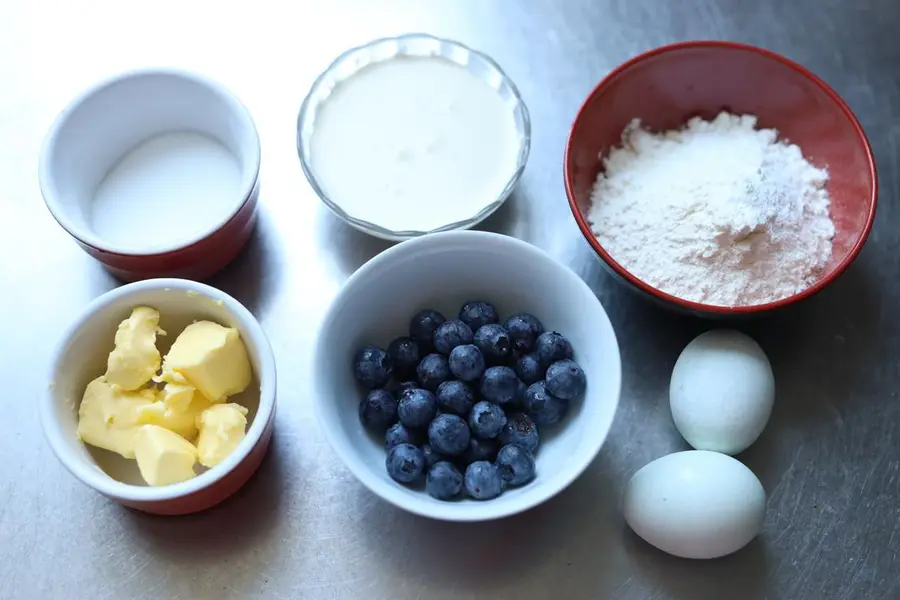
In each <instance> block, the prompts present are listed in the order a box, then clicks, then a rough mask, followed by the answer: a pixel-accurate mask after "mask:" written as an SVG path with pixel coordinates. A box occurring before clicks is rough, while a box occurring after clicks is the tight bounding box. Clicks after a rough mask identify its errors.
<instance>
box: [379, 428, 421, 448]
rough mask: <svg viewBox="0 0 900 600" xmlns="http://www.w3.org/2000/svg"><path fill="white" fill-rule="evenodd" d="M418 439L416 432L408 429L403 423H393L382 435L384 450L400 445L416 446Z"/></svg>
mask: <svg viewBox="0 0 900 600" xmlns="http://www.w3.org/2000/svg"><path fill="white" fill-rule="evenodd" d="M420 437H421V436H420V435H419V432H417V431H416V430H414V429H410V428H409V427H407V426H406V425H404V424H403V423H394V424H393V425H391V426H390V427H388V430H387V432H386V433H385V434H384V449H385V450H390V449H391V448H393V447H394V446H399V445H400V444H418V443H419V438H420Z"/></svg>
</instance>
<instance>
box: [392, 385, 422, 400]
mask: <svg viewBox="0 0 900 600" xmlns="http://www.w3.org/2000/svg"><path fill="white" fill-rule="evenodd" d="M417 387H419V384H418V383H416V382H415V381H404V382H403V383H401V384H400V385H398V386H397V388H396V389H395V390H394V397H395V398H396V399H397V400H399V399H400V396H402V395H403V392H405V391H406V390H414V389H416V388H417Z"/></svg>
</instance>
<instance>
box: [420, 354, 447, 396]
mask: <svg viewBox="0 0 900 600" xmlns="http://www.w3.org/2000/svg"><path fill="white" fill-rule="evenodd" d="M416 375H417V376H418V378H419V385H421V386H422V387H423V388H425V389H426V390H431V391H432V392H433V391H434V390H436V389H437V388H438V386H439V385H441V384H442V383H444V382H445V381H447V380H448V379H450V364H449V363H448V362H447V357H446V356H443V355H441V354H429V355H428V356H426V357H425V358H423V359H422V362H420V363H419V366H418V367H417V368H416Z"/></svg>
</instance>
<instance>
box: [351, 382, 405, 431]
mask: <svg viewBox="0 0 900 600" xmlns="http://www.w3.org/2000/svg"><path fill="white" fill-rule="evenodd" d="M359 420H360V421H362V424H363V425H365V426H366V427H370V428H371V429H375V430H378V431H384V430H385V429H387V428H388V427H390V425H391V423H395V422H396V421H397V401H396V400H395V399H394V397H393V396H392V395H391V394H390V392H388V391H387V390H371V391H370V392H369V393H367V394H366V395H365V397H364V398H363V399H362V401H360V403H359Z"/></svg>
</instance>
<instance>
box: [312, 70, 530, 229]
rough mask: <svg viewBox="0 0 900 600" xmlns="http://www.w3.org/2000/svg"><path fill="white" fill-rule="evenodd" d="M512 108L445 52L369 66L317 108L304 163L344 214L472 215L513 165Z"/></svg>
mask: <svg viewBox="0 0 900 600" xmlns="http://www.w3.org/2000/svg"><path fill="white" fill-rule="evenodd" d="M519 145H520V140H519V135H518V133H517V130H516V124H515V121H514V117H513V110H512V107H511V106H510V105H509V104H507V103H506V102H505V101H504V100H503V98H501V97H500V95H499V94H498V93H497V92H496V91H495V90H493V89H491V88H490V87H489V86H488V85H487V84H486V83H484V82H483V81H480V80H479V79H477V78H476V77H475V76H474V75H472V74H471V73H469V72H468V71H467V70H466V69H465V68H463V67H461V66H459V65H457V64H455V63H452V62H450V61H448V60H446V59H443V58H439V57H433V58H413V57H397V58H393V59H389V60H385V61H383V62H380V63H376V64H373V65H370V66H367V67H365V68H363V69H362V70H360V71H359V72H358V73H356V74H354V75H352V76H351V77H349V78H348V79H347V80H345V81H343V82H342V83H340V84H339V85H337V86H336V87H335V89H334V90H333V91H332V93H331V95H330V96H329V97H328V98H327V99H326V100H325V102H324V103H323V105H322V106H321V107H320V108H319V112H318V114H317V116H316V120H315V129H314V132H313V135H312V140H311V152H310V154H311V163H312V164H311V166H312V169H313V172H314V173H315V176H316V178H317V179H318V181H319V184H320V186H321V187H322V189H323V191H324V192H325V194H326V195H327V196H328V197H329V198H331V200H332V201H334V202H335V203H336V204H338V205H339V206H340V207H341V208H343V209H344V210H345V211H346V212H347V213H348V214H349V215H350V216H352V217H355V218H358V219H363V220H365V221H369V222H371V223H375V224H377V225H381V226H382V227H385V228H387V229H391V230H395V231H398V230H420V231H427V230H431V229H434V228H436V227H440V226H442V225H447V224H450V223H453V222H456V221H462V220H465V219H468V218H470V217H473V216H475V215H476V214H477V213H478V212H479V211H480V210H481V209H482V208H484V207H485V206H487V205H489V204H491V203H492V202H494V201H495V200H497V197H498V196H499V194H500V193H501V192H502V190H503V188H504V187H505V185H506V183H507V182H508V181H509V179H510V177H511V175H512V174H513V172H514V171H515V169H516V161H517V155H518V150H519Z"/></svg>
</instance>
